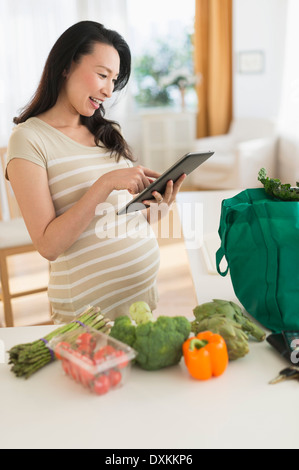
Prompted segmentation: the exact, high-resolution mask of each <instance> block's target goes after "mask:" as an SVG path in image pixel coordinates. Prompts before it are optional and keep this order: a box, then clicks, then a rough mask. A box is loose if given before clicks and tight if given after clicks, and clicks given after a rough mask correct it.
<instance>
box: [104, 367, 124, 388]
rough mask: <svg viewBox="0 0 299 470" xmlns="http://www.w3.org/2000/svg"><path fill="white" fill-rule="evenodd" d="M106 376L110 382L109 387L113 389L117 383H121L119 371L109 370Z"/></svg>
mask: <svg viewBox="0 0 299 470" xmlns="http://www.w3.org/2000/svg"><path fill="white" fill-rule="evenodd" d="M107 376H108V379H109V381H110V385H111V387H115V386H116V385H117V384H119V382H120V381H121V377H122V376H121V373H120V371H119V370H117V369H111V370H110V371H109V372H108V375H107Z"/></svg>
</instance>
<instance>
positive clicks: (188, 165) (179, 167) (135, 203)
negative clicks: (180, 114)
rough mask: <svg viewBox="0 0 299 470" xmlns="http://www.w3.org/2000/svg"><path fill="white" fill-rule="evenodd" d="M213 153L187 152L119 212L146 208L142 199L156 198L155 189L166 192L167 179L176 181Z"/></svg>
mask: <svg viewBox="0 0 299 470" xmlns="http://www.w3.org/2000/svg"><path fill="white" fill-rule="evenodd" d="M213 154H214V152H211V151H208V152H193V153H187V154H186V155H184V156H183V157H182V158H180V159H179V160H178V161H177V162H176V163H175V164H174V165H172V166H171V167H170V168H168V170H166V171H165V172H164V173H163V174H162V175H161V176H159V178H157V179H156V180H155V181H153V182H152V183H151V184H150V185H149V186H148V187H147V188H145V189H144V190H143V191H142V192H141V193H139V194H138V195H137V196H136V197H134V199H132V200H131V201H130V202H129V203H128V204H127V205H126V206H125V207H123V208H121V209H120V210H119V211H118V212H117V214H118V215H122V214H127V213H129V212H135V211H140V210H142V209H145V208H146V207H148V206H146V205H145V204H143V202H142V201H145V200H150V199H154V196H153V195H152V192H153V191H158V192H159V193H161V194H163V193H164V192H165V188H166V184H167V181H169V180H172V181H173V182H174V183H175V182H176V180H177V179H178V178H179V177H180V176H181V175H183V174H184V173H185V174H186V175H189V173H191V172H192V171H193V170H195V168H197V167H198V166H199V165H202V163H204V162H205V161H206V160H207V159H208V158H210V157H211V156H212V155H213Z"/></svg>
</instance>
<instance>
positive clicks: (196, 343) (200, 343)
mask: <svg viewBox="0 0 299 470" xmlns="http://www.w3.org/2000/svg"><path fill="white" fill-rule="evenodd" d="M207 344H208V341H206V340H205V339H198V338H192V339H191V341H190V343H189V349H190V351H193V350H194V349H195V348H196V349H200V348H204V347H205V346H206V345H207Z"/></svg>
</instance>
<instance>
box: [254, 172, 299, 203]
mask: <svg viewBox="0 0 299 470" xmlns="http://www.w3.org/2000/svg"><path fill="white" fill-rule="evenodd" d="M258 181H260V182H261V183H262V184H263V185H264V188H265V191H266V193H267V194H269V195H270V196H274V197H276V198H278V199H282V200H283V201H299V182H297V183H296V187H292V186H291V185H290V184H288V183H286V184H282V183H281V181H280V179H278V178H275V179H274V178H269V177H268V176H267V172H266V170H265V168H261V169H260V171H259V173H258Z"/></svg>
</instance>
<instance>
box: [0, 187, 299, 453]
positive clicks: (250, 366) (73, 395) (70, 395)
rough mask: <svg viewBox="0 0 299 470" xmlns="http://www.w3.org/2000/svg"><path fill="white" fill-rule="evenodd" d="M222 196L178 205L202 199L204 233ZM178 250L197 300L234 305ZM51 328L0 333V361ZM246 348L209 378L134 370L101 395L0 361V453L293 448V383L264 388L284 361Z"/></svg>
mask: <svg viewBox="0 0 299 470" xmlns="http://www.w3.org/2000/svg"><path fill="white" fill-rule="evenodd" d="M227 194H228V193H226V195H227ZM222 196H223V194H216V193H213V194H211V193H210V192H209V196H208V194H207V193H206V192H204V193H202V192H201V193H181V194H180V197H179V199H178V202H179V203H180V201H182V200H184V201H186V202H190V200H191V199H192V200H193V202H196V201H197V202H198V201H204V229H205V233H209V232H212V231H214V229H215V227H216V228H218V222H219V221H217V218H218V216H219V213H220V212H219V211H220V209H219V204H218V202H219V198H220V199H221V198H222ZM217 201H218V202H217ZM211 213H213V214H214V217H212V218H211V217H208V215H209V214H211ZM187 251H188V255H189V259H190V266H191V271H192V275H193V278H194V286H195V288H196V292H197V296H198V300H199V302H203V301H206V300H207V301H208V300H211V298H228V299H231V300H233V298H232V297H233V291H232V287H231V285H230V279H229V277H228V278H221V276H219V275H218V276H217V275H211V274H208V273H207V272H206V270H205V268H204V265H203V262H202V256H201V253H200V250H199V249H196V248H190V249H189V250H187ZM53 328H56V327H53V326H40V327H22V328H17V327H15V328H2V329H0V357H1V347H4V348H5V350H6V351H7V350H9V349H10V348H11V347H12V346H14V345H16V344H19V343H26V342H31V341H34V340H36V339H39V338H41V337H43V336H45V335H46V334H47V333H48V332H50V331H51V330H52V329H53ZM249 346H250V352H249V354H247V355H246V356H245V357H244V358H242V359H238V360H237V361H234V362H230V363H229V365H228V368H227V370H226V371H225V373H224V374H223V375H222V376H220V377H218V378H213V379H211V380H209V381H206V382H201V381H196V380H193V379H192V378H191V377H190V376H189V373H188V371H187V370H186V368H185V365H184V363H183V360H182V361H181V362H180V364H179V365H177V366H173V367H169V368H166V369H162V370H159V371H155V372H147V371H144V370H141V369H140V368H138V367H137V366H133V368H132V370H131V374H130V376H129V378H128V382H127V383H126V384H125V385H124V386H123V387H122V388H119V389H115V390H112V391H110V392H109V393H108V394H106V395H102V396H96V395H93V394H92V393H90V392H88V391H87V390H86V389H84V388H83V387H82V386H80V385H78V384H76V383H75V382H74V381H72V380H71V379H70V378H69V377H66V376H64V374H63V371H62V368H61V364H60V363H59V362H58V361H56V362H54V363H52V364H49V365H47V366H46V367H44V368H43V369H42V370H40V371H38V372H37V373H36V374H35V375H33V376H32V377H30V378H29V379H28V380H24V379H22V378H16V377H15V376H14V374H13V373H12V372H11V371H10V366H9V365H8V363H7V361H8V355H7V354H6V356H5V361H4V363H1V364H0V384H1V388H0V390H1V392H0V393H1V400H0V423H1V427H0V448H2V449H7V448H13V449H16V448H33V449H38V448H44V449H46V448H50V449H57V448H69V449H71V448H84V449H87V448H97V449H218V448H219V449H220V448H228V449H238V448H240V449H242V448H243V449H253V448H254V449H257V448H267V449H275V448H279V449H282V448H290V449H291V448H298V443H299V439H298V435H297V422H298V421H299V409H298V404H297V403H298V393H299V382H297V381H295V380H290V381H286V382H282V383H279V384H276V385H270V384H269V383H268V382H269V381H270V380H271V379H273V378H274V377H275V376H276V375H277V374H278V372H279V371H280V370H281V369H283V368H284V367H286V366H287V363H286V362H285V361H284V360H283V359H282V358H281V357H280V356H279V354H278V353H276V351H274V349H273V348H272V347H271V346H270V345H269V344H268V343H267V342H266V341H264V342H263V343H257V342H256V341H254V340H252V341H250V343H249ZM0 362H1V361H0ZM2 362H3V361H2ZM159 453H162V452H161V451H160V452H159Z"/></svg>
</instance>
